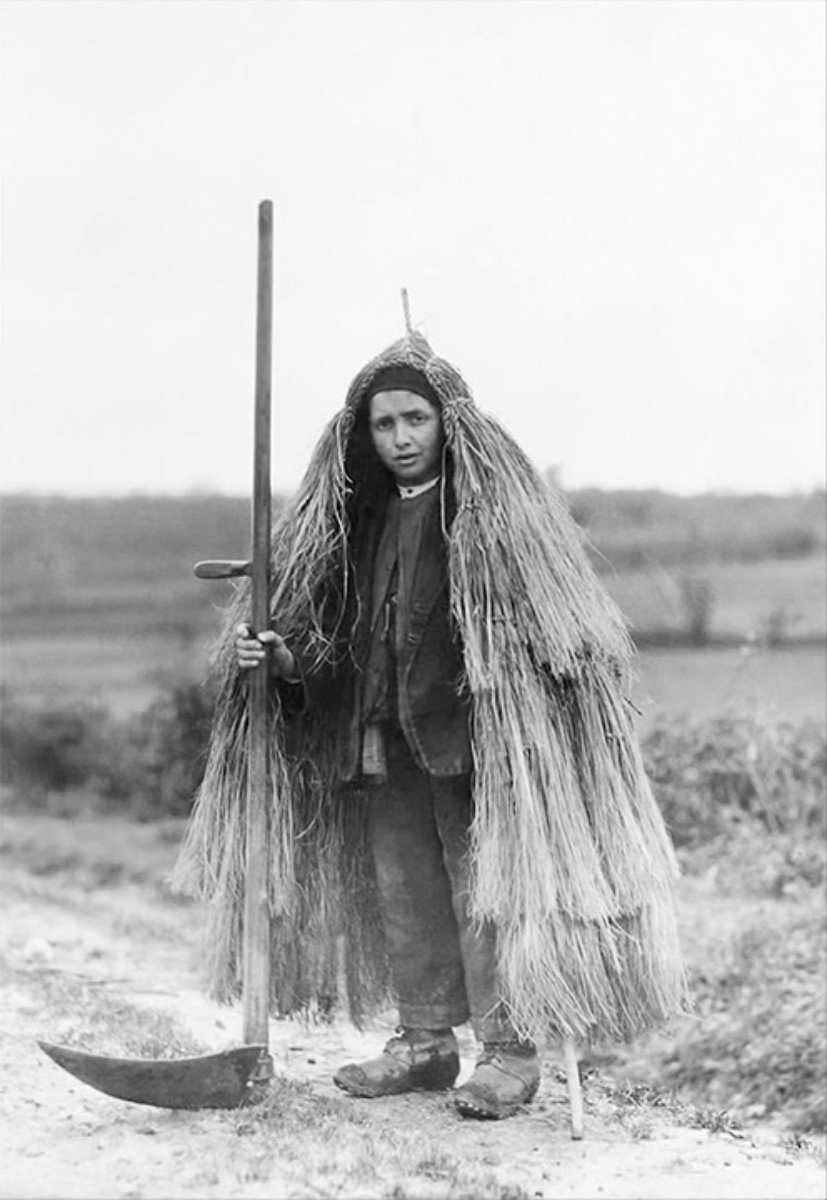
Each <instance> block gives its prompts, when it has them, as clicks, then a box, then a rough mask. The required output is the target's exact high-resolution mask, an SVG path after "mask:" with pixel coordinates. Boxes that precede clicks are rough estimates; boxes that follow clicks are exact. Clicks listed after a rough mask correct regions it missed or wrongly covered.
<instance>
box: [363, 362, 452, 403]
mask: <svg viewBox="0 0 827 1200" xmlns="http://www.w3.org/2000/svg"><path fill="white" fill-rule="evenodd" d="M397 391H401V392H413V393H414V394H415V395H417V396H422V398H423V399H424V400H429V401H430V402H431V404H433V405H435V406H436V407H437V408H439V407H440V402H439V397H438V396H437V394H436V392H435V391H434V389H433V388H432V387H431V385H430V383H428V380H427V379H426V378H425V376H424V375H423V373H422V372H421V371H418V370H417V369H416V367H411V366H408V365H407V364H406V363H400V364H399V365H398V366H392V367H383V369H382V370H381V371H379V373H378V374H377V375H376V377H375V378H374V379H373V380H372V381H371V384H370V386H369V387H368V389H367V391H366V393H365V397H364V399H365V403H369V402H370V398H371V396H375V395H376V393H377V392H397Z"/></svg>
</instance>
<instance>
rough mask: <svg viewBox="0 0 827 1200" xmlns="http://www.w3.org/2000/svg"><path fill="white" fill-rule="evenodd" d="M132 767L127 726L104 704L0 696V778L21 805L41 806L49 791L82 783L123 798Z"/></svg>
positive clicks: (130, 782)
mask: <svg viewBox="0 0 827 1200" xmlns="http://www.w3.org/2000/svg"><path fill="white" fill-rule="evenodd" d="M134 768H135V764H134V761H133V755H132V751H131V747H130V746H129V740H128V737H127V734H126V730H125V729H124V728H123V727H122V726H120V725H119V724H118V723H117V722H115V721H114V720H113V719H112V717H111V716H110V714H109V713H108V712H107V711H106V710H105V709H103V708H100V707H97V706H95V705H91V704H83V703H73V704H66V703H52V704H48V705H46V706H44V707H42V708H38V709H32V708H28V707H26V706H24V705H21V704H18V703H16V702H15V701H14V700H13V699H11V698H10V697H8V696H4V698H3V705H2V716H1V717H0V779H2V782H3V783H5V784H10V785H11V786H12V788H13V791H14V793H15V795H16V797H17V799H18V802H20V803H22V804H23V805H25V806H27V807H30V808H32V809H34V810H39V809H44V808H47V807H48V806H49V803H50V798H51V797H52V795H53V794H54V793H63V792H66V791H68V790H70V789H72V788H77V787H81V786H83V787H86V788H87V789H88V790H90V791H94V792H95V793H99V794H100V795H102V796H105V797H107V798H109V799H113V800H123V799H125V798H127V797H128V796H129V795H130V794H131V791H132V788H133V784H134V776H135V770H134Z"/></svg>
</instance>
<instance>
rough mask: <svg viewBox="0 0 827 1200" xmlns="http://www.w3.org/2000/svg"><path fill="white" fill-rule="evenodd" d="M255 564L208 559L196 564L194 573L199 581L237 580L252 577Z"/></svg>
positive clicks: (224, 559)
mask: <svg viewBox="0 0 827 1200" xmlns="http://www.w3.org/2000/svg"><path fill="white" fill-rule="evenodd" d="M252 570H253V564H252V563H251V562H249V561H247V562H244V561H242V560H241V559H227V558H223V559H216V560H213V559H207V560H206V561H205V562H199V563H196V564H195V566H194V567H193V571H194V572H195V574H196V575H197V576H198V578H199V579H237V578H238V577H239V576H240V575H251V574H252Z"/></svg>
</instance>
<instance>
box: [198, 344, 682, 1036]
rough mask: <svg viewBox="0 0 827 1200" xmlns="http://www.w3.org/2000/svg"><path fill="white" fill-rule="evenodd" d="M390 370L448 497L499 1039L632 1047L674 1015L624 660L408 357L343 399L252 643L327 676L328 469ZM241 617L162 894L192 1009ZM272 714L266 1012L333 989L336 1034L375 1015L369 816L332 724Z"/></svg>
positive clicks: (542, 509) (236, 850)
mask: <svg viewBox="0 0 827 1200" xmlns="http://www.w3.org/2000/svg"><path fill="white" fill-rule="evenodd" d="M401 362H405V363H409V364H410V365H413V366H416V367H418V368H419V369H420V370H422V371H424V373H425V374H426V376H427V377H428V379H429V381H430V382H431V384H432V386H434V388H435V389H436V391H437V393H438V395H439V396H440V398H441V400H442V402H443V423H444V427H445V433H446V455H447V456H448V457H449V459H450V464H451V469H452V475H453V494H454V497H455V500H456V513H455V516H454V519H453V522H452V524H451V526H450V531H446V532H447V536H448V543H449V546H448V548H449V573H450V583H451V609H452V617H453V621H454V623H455V626H456V632H457V636H458V638H459V641H460V644H461V645H462V646H463V652H464V661H465V679H464V680H463V686H464V687H466V688H467V689H468V692H469V694H470V698H471V710H472V717H471V733H472V744H473V747H474V779H473V786H474V796H475V818H474V823H473V826H472V830H471V836H472V844H471V867H472V905H473V911H474V913H475V915H476V917H477V918H478V919H479V920H480V921H484V920H493V921H494V922H495V924H496V926H497V931H498V957H499V969H500V975H501V981H502V989H503V997H504V999H505V1001H506V1003H507V1004H508V1006H509V1008H510V1010H511V1013H512V1016H513V1019H514V1022H515V1024H516V1026H517V1028H518V1030H519V1031H520V1033H521V1034H523V1035H524V1036H529V1037H533V1038H535V1039H542V1038H544V1037H559V1036H575V1037H579V1038H588V1037H596V1036H605V1037H609V1038H624V1037H628V1036H631V1035H632V1034H634V1033H635V1032H637V1031H639V1030H641V1029H644V1028H646V1027H648V1026H650V1025H653V1024H657V1023H659V1022H661V1021H662V1020H663V1019H665V1018H666V1017H668V1016H670V1015H671V1014H672V1013H674V1012H675V1011H677V1010H678V1009H679V1008H680V1007H681V1006H682V1004H683V1003H684V1001H685V983H684V978H683V974H682V970H681V966H680V956H679V951H678V945H677V934H676V927H675V916H674V904H673V896H672V890H673V886H674V879H675V876H676V874H677V870H676V863H675V858H674V854H673V852H672V848H671V845H670V843H669V840H668V837H667V835H666V832H665V829H664V825H663V821H662V819H661V817H660V814H659V812H658V809H657V806H656V804H655V801H654V798H653V796H652V793H651V790H650V788H649V784H648V782H647V780H646V776H645V772H644V769H643V764H642V760H641V755H640V751H639V748H638V745H637V740H636V737H635V732H634V729H633V726H632V722H631V720H630V715H629V706H628V702H627V701H626V699H625V695H624V693H625V687H626V683H625V679H626V675H627V672H628V670H629V664H630V662H631V659H632V646H631V643H630V640H629V637H628V633H627V630H626V628H625V625H624V623H623V621H622V618H621V617H620V614H619V613H618V611H617V609H616V608H615V606H614V604H613V603H612V601H611V600H610V599H609V597H608V596H607V594H606V592H605V590H604V589H603V587H602V585H601V584H600V582H599V580H598V579H597V577H596V575H595V573H594V571H593V569H592V567H591V565H590V563H589V561H588V558H587V555H586V554H585V551H584V546H583V536H582V533H581V532H580V530H579V529H578V528H577V526H576V525H575V523H574V521H573V520H572V518H571V516H570V514H569V512H568V509H567V508H566V506H565V503H564V502H563V500H562V498H561V497H559V496H557V495H556V494H554V493H553V492H552V491H550V489H549V488H548V487H547V486H546V485H545V483H544V482H543V481H542V479H541V478H540V477H539V476H538V474H537V473H536V471H535V470H534V468H533V467H532V465H531V463H530V462H529V460H528V459H527V458H526V456H525V455H524V454H523V453H522V451H521V450H520V449H519V447H518V446H517V445H516V444H515V443H514V442H513V440H512V439H511V438H510V437H509V435H508V434H507V433H506V432H505V431H504V430H503V429H502V428H501V427H500V426H499V425H498V424H497V422H496V421H494V420H493V419H492V418H491V417H488V416H486V415H484V414H482V413H481V412H479V410H478V409H477V408H476V407H475V406H474V404H473V403H472V401H471V400H470V396H469V391H468V388H467V385H466V384H465V382H464V380H463V379H462V377H461V376H460V375H459V374H458V372H456V371H455V370H454V368H453V367H451V366H450V364H448V363H446V362H444V360H441V359H438V358H436V357H435V356H434V355H433V353H432V351H431V350H430V347H429V346H428V344H427V342H425V340H424V339H423V338H422V337H421V336H420V335H418V334H416V333H412V334H410V335H409V336H408V337H406V338H404V339H403V340H402V341H401V342H398V343H396V344H395V345H394V346H392V347H390V349H389V350H388V351H386V352H385V353H384V354H383V355H380V356H379V357H378V358H377V359H375V360H374V361H373V362H372V363H370V364H369V365H368V366H367V367H366V368H365V369H364V370H363V371H361V372H360V373H359V375H357V376H356V378H355V379H354V381H353V383H352V385H351V388H350V390H349V392H348V397H347V403H346V407H345V409H344V410H343V411H342V412H340V413H339V414H338V415H337V416H336V417H335V418H334V419H333V420H332V421H331V422H330V424H329V425H328V427H327V429H326V430H325V432H324V434H323V436H322V438H321V440H320V442H319V445H318V447H317V449H316V452H315V454H314V456H313V459H312V461H311V463H310V466H309V468H308V471H307V473H306V475H305V478H304V480H303V482H302V484H301V486H300V488H299V491H298V493H297V495H296V497H295V499H294V500H293V502H292V503H291V504H290V505H289V506H288V507H287V509H286V510H285V512H284V513H283V515H282V517H281V518H280V519H279V520H278V521H277V522H276V524H275V528H274V533H273V556H272V570H273V575H272V578H273V580H274V583H275V586H274V592H273V604H272V612H273V620H274V625H275V626H276V628H278V629H279V631H280V632H281V633H282V634H283V635H284V636H285V637H286V638H287V640H288V642H289V643H291V644H294V645H296V646H299V647H301V649H302V652H303V655H304V656H309V657H310V659H311V660H312V662H313V663H315V665H316V667H318V668H319V669H331V670H336V669H341V668H342V666H343V662H344V660H343V659H342V654H343V650H344V653H345V656H346V652H347V643H348V634H349V631H348V629H347V626H346V624H345V622H346V620H347V619H348V618H347V617H346V614H347V613H348V611H351V610H350V609H349V599H350V595H349V593H350V588H351V579H350V572H349V563H348V534H349V528H350V526H349V522H350V510H349V507H348V505H349V504H350V503H351V502H352V500H353V494H354V493H353V480H352V479H350V478H349V475H348V452H349V446H350V441H351V438H352V436H353V431H354V423H355V417H356V413H357V410H358V408H359V405H360V403H361V402H362V400H363V398H364V396H365V394H366V392H367V389H368V388H369V386H370V383H371V381H372V379H373V378H374V376H375V375H376V373H377V372H378V371H380V370H382V369H383V368H384V367H385V366H388V365H395V364H397V363H401ZM447 501H448V498H447V496H445V495H443V511H444V512H447ZM246 614H247V589H246V587H244V586H241V587H240V588H239V590H238V593H237V595H236V597H235V599H234V601H233V602H232V604H231V605H230V607H229V609H228V613H227V617H226V621H225V626H224V630H223V632H222V635H221V637H220V639H219V645H218V651H217V656H216V670H217V672H218V675H219V678H220V680H221V691H220V695H219V700H218V704H217V710H216V722H215V729H214V735H213V739H212V744H211V752H210V756H209V762H208V764H207V770H206V773H205V777H204V782H203V784H202V786H201V789H200V792H199V795H198V798H197V802H196V806H195V809H194V813H193V818H192V821H191V824H190V828H189V831H188V835H187V838H186V840H185V843H184V846H183V848H182V851H181V855H180V858H179V862H178V865H177V868H176V872H175V876H174V882H175V885H176V886H177V887H178V888H179V889H181V890H184V891H189V892H191V893H193V894H195V895H198V896H201V897H202V898H204V899H206V900H208V901H209V903H210V910H211V918H212V919H211V928H210V938H209V941H210V946H211V950H212V953H211V958H210V963H209V970H210V977H211V990H212V993H213V994H214V995H216V996H218V997H219V998H221V999H225V1000H226V999H230V998H231V997H232V996H233V995H235V994H236V993H237V991H238V988H239V984H240V978H239V976H240V965H239V949H240V944H241V928H242V910H243V903H242V897H243V879H244V809H245V799H244V796H245V789H246V769H245V736H246V719H245V716H244V703H243V689H242V687H241V682H240V680H239V678H238V671H237V668H236V666H235V659H234V654H233V640H234V629H235V626H236V625H237V624H238V623H239V622H240V621H242V620H244V619H245V617H246ZM274 706H275V708H274V728H275V733H274V737H273V745H272V755H271V768H272V776H271V778H272V803H271V845H270V860H271V871H270V880H271V893H270V908H271V917H272V930H273V971H272V978H273V1005H274V1007H275V1008H276V1009H277V1010H278V1011H282V1012H291V1011H297V1010H303V1011H305V1012H316V1013H318V1014H320V1015H324V1014H325V1013H327V1012H328V1011H330V1009H331V1007H332V1006H333V1005H334V1003H335V1000H336V995H337V991H338V990H339V989H340V986H341V979H342V976H344V983H345V991H346V995H347V1002H348V1008H349V1012H350V1015H351V1017H352V1019H353V1020H354V1021H356V1022H357V1023H359V1022H360V1021H361V1020H362V1019H363V1018H364V1017H365V1016H366V1015H368V1014H369V1013H370V1012H371V1011H373V1010H374V1009H375V1008H376V1007H377V1006H379V1005H382V1004H385V1003H387V1002H388V1001H389V999H390V996H389V983H388V966H387V960H386V955H385V950H384V944H383V940H382V932H381V928H380V924H379V918H378V910H377V905H376V900H375V880H374V877H373V870H372V864H371V860H370V855H369V852H368V846H367V840H366V836H365V816H366V811H367V803H368V800H367V797H366V796H365V795H362V794H361V793H359V792H354V791H348V792H345V791H343V790H342V789H340V788H337V787H336V782H335V776H334V765H333V762H332V759H331V752H332V746H333V740H334V739H333V726H332V718H333V716H334V715H335V714H332V713H329V712H325V711H323V710H314V711H312V712H308V713H306V714H303V715H302V717H301V720H300V727H299V729H298V731H297V730H296V729H292V730H291V727H290V723H289V722H286V721H285V719H284V715H283V713H282V712H281V708H280V705H279V703H278V700H277V699H276V700H274Z"/></svg>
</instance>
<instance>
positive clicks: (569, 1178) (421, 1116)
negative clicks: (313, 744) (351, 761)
mask: <svg viewBox="0 0 827 1200" xmlns="http://www.w3.org/2000/svg"><path fill="white" fill-rule="evenodd" d="M0 905H2V911H3V913H4V918H3V921H2V930H1V931H0V970H1V971H2V974H1V975H0V1005H2V1014H3V1015H2V1031H1V1032H0V1071H2V1080H3V1088H2V1099H1V1100H0V1122H2V1132H0V1163H1V1164H2V1166H1V1167H0V1197H3V1198H6V1200H12V1198H14V1200H23V1198H24V1197H32V1198H34V1197H42V1198H54V1200H62V1198H67V1200H68V1198H70V1197H78V1198H85V1200H86V1198H88V1200H93V1198H100V1200H113V1198H123V1200H132V1198H142V1197H147V1198H148V1197H158V1198H160V1197H170V1198H176V1197H182V1198H190V1197H205V1198H208V1197H209V1198H212V1197H216V1198H224V1197H238V1198H241V1200H247V1198H250V1200H253V1198H256V1197H260V1198H265V1197H266V1198H272V1200H275V1198H277V1197H285V1198H288V1200H290V1198H294V1197H296V1198H298V1197H318V1196H325V1197H353V1198H359V1197H383V1196H386V1197H391V1198H394V1200H405V1198H414V1197H420V1196H422V1197H453V1198H455V1200H459V1198H460V1197H466V1198H468V1200H470V1198H471V1197H481V1198H482V1197H488V1198H492V1200H525V1198H528V1197H532V1198H533V1197H556V1198H562V1197H578V1198H592V1200H598V1198H604V1197H605V1198H606V1200H611V1198H615V1197H616V1198H618V1200H620V1198H623V1197H630V1198H631V1197H634V1198H637V1200H644V1198H652V1200H668V1198H675V1200H690V1198H692V1200H694V1198H698V1200H700V1198H707V1197H708V1198H709V1200H713V1198H715V1200H721V1198H724V1200H725V1198H728V1197H732V1198H735V1197H739V1198H741V1197H743V1198H755V1200H759V1198H760V1200H774V1198H779V1200H781V1198H782V1197H783V1198H789V1200H809V1198H810V1197H824V1196H825V1177H824V1168H823V1165H821V1164H820V1163H819V1162H818V1161H817V1160H816V1158H815V1157H814V1156H813V1155H812V1154H810V1153H798V1152H796V1151H794V1150H791V1149H785V1148H784V1147H783V1146H782V1145H781V1144H780V1141H779V1139H778V1137H777V1135H772V1134H765V1135H757V1134H750V1135H748V1136H740V1137H735V1136H733V1135H731V1134H726V1133H710V1132H708V1131H707V1130H705V1129H698V1128H687V1127H685V1126H681V1125H679V1124H675V1123H674V1118H673V1117H670V1116H669V1115H668V1114H664V1113H662V1112H660V1111H659V1110H657V1109H645V1108H636V1109H634V1110H630V1111H629V1112H627V1113H623V1112H619V1111H618V1109H617V1107H616V1106H615V1105H613V1104H611V1103H610V1102H609V1101H608V1099H607V1098H606V1095H605V1094H604V1093H603V1092H601V1091H600V1090H599V1089H594V1090H593V1089H590V1088H587V1090H586V1137H585V1140H584V1141H582V1142H572V1141H571V1139H570V1137H569V1132H568V1115H567V1112H568V1110H567V1103H566V1097H565V1088H564V1086H563V1084H562V1081H561V1078H560V1077H559V1076H558V1074H557V1071H556V1067H557V1065H558V1064H557V1062H556V1059H555V1057H554V1056H553V1055H550V1056H549V1059H548V1064H547V1071H546V1076H545V1079H544V1082H543V1086H542V1088H541V1090H540V1094H539V1096H538V1099H537V1101H536V1103H535V1105H534V1106H533V1107H532V1108H531V1109H529V1110H527V1111H526V1112H525V1114H522V1115H520V1116H518V1117H515V1118H513V1119H511V1120H509V1121H505V1122H501V1123H496V1124H491V1123H475V1122H466V1121H463V1120H462V1119H461V1118H459V1117H458V1116H456V1115H455V1114H454V1113H453V1111H452V1110H451V1108H450V1106H449V1104H448V1102H447V1100H446V1098H445V1097H444V1096H403V1097H397V1098H393V1099H388V1100H384V1101H371V1102H364V1101H363V1102H359V1101H353V1100H350V1099H349V1098H347V1097H344V1096H342V1095H341V1093H339V1092H337V1091H336V1089H335V1088H334V1087H333V1085H332V1084H331V1082H330V1077H331V1074H332V1071H333V1069H334V1068H335V1066H336V1065H337V1064H338V1063H339V1062H341V1061H343V1060H344V1059H347V1058H350V1057H351V1056H359V1055H362V1054H363V1053H365V1052H367V1053H373V1052H374V1051H375V1049H376V1047H377V1046H378V1045H380V1044H381V1042H382V1040H383V1038H384V1037H385V1035H386V1032H387V1028H386V1027H382V1028H379V1029H374V1030H372V1031H371V1032H370V1033H364V1034H359V1033H358V1032H355V1031H354V1030H352V1029H351V1028H350V1027H349V1026H347V1025H345V1024H343V1023H340V1024H335V1025H333V1026H330V1027H322V1028H312V1029H308V1028H307V1027H304V1026H302V1025H300V1024H298V1023H295V1022H281V1021H277V1022H273V1025H272V1049H273V1055H274V1059H275V1065H276V1071H277V1080H278V1083H277V1088H276V1095H275V1098H274V1102H273V1104H271V1105H268V1107H267V1109H266V1111H263V1110H262V1111H259V1110H243V1111H242V1112H240V1113H219V1112H207V1113H203V1112H202V1113H176V1112H170V1111H166V1110H157V1109H149V1108H141V1107H139V1106H135V1105H130V1104H125V1103H122V1102H119V1101H115V1100H111V1099H109V1098H107V1097H105V1096H103V1095H100V1094H99V1093H97V1092H94V1091H92V1090H90V1089H89V1088H86V1087H84V1085H82V1084H79V1083H76V1082H75V1081H73V1080H72V1078H71V1077H70V1076H68V1075H67V1074H65V1073H64V1072H62V1071H60V1070H59V1069H58V1068H57V1067H55V1066H54V1065H53V1064H52V1063H51V1062H50V1061H49V1060H48V1059H46V1057H45V1056H44V1055H43V1054H42V1053H41V1052H40V1051H39V1049H38V1047H37V1046H36V1043H35V1039H36V1038H37V1037H43V1038H47V1039H50V1040H60V1039H61V1037H63V1036H65V1035H66V1033H67V1031H69V1032H71V1030H72V1028H76V1027H77V1025H78V1022H79V1021H82V1020H83V1019H84V1016H85V1015H88V1013H85V1012H84V1006H86V1008H89V1006H93V1005H94V1006H96V1007H97V1009H99V1010H100V1011H101V1012H102V1013H104V1014H105V1013H106V1012H107V1010H108V1009H110V1008H111V1009H112V1010H113V1011H117V1005H118V1003H119V1002H121V1001H124V1002H126V1003H128V1004H132V1005H138V1006H140V1007H141V1008H146V1009H151V1010H154V1011H155V1012H157V1013H158V1014H159V1015H160V1016H163V1015H165V1014H167V1015H169V1016H171V1017H172V1018H174V1020H175V1021H176V1022H179V1023H180V1025H181V1026H182V1027H183V1028H184V1029H186V1030H187V1031H189V1032H190V1033H191V1034H192V1036H193V1037H194V1038H196V1039H198V1041H199V1042H201V1043H202V1044H203V1045H205V1046H208V1047H210V1048H214V1049H223V1048H226V1047H228V1046H229V1045H232V1044H237V1042H238V1040H239V1034H240V1017H239V1014H238V1013H237V1012H236V1011H234V1010H228V1009H223V1008H219V1007H217V1006H214V1005H212V1004H211V1003H209V1002H208V1001H207V1000H205V999H204V997H203V996H202V995H201V994H200V993H199V991H198V974H197V961H198V950H197V946H198V922H199V915H198V911H197V910H196V909H194V908H191V907H183V906H177V907H176V906H173V905H172V904H171V903H170V902H169V901H165V900H164V899H163V898H162V897H160V896H158V895H153V893H151V892H150V891H149V890H147V889H142V888H140V887H138V886H134V885H132V886H122V885H117V886H108V887H98V888H97V889H96V890H88V889H87V888H86V887H84V886H78V884H77V883H73V882H71V880H68V881H67V879H66V878H63V877H59V876H52V877H49V878H46V877H43V878H36V877H33V876H32V875H30V874H28V873H27V872H26V871H25V870H23V869H22V868H18V867H14V866H11V867H6V868H5V869H4V872H3V878H2V884H0ZM388 1027H389V1023H388ZM102 1028H104V1026H102ZM463 1050H464V1063H465V1068H464V1072H463V1077H464V1076H465V1075H467V1073H468V1072H469V1070H470V1067H471V1062H472V1058H473V1043H472V1041H471V1040H470V1038H468V1037H466V1038H465V1040H464V1042H463Z"/></svg>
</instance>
